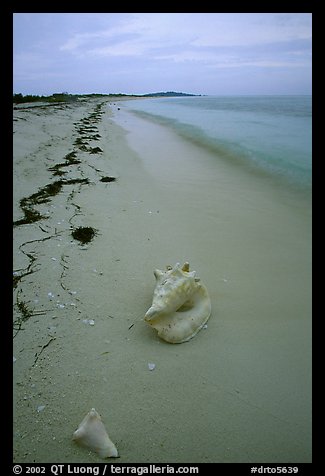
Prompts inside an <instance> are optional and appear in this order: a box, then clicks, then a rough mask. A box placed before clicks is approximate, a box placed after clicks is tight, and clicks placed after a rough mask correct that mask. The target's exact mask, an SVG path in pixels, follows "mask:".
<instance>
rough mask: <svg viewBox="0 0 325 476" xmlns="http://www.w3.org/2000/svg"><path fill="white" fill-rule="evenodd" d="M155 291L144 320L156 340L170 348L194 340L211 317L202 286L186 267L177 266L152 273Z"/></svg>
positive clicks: (177, 264) (193, 273) (187, 266)
mask: <svg viewBox="0 0 325 476" xmlns="http://www.w3.org/2000/svg"><path fill="white" fill-rule="evenodd" d="M154 275H155V277H156V287H155V290H154V294H153V301H152V305H151V307H150V308H149V309H148V311H147V312H146V314H145V316H144V319H145V321H146V322H147V323H148V324H149V325H151V326H152V327H153V328H154V329H156V330H157V331H158V336H159V337H160V338H161V339H163V340H165V341H167V342H170V343H172V344H180V343H182V342H186V341H188V340H190V339H192V337H194V336H195V335H196V334H197V333H198V332H199V330H200V329H202V327H203V326H204V324H205V323H206V322H207V320H208V319H209V317H210V314H211V301H210V298H209V295H208V291H207V289H206V287H205V286H204V284H203V283H202V282H201V281H200V278H197V277H196V276H195V275H196V271H190V265H189V263H185V264H184V265H183V267H182V268H181V265H180V263H176V265H175V266H174V267H173V268H172V267H171V266H167V270H166V271H161V270H160V269H156V270H155V271H154Z"/></svg>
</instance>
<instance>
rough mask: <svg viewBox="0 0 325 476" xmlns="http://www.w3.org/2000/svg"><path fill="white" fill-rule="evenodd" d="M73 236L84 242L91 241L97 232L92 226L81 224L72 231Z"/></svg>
mask: <svg viewBox="0 0 325 476" xmlns="http://www.w3.org/2000/svg"><path fill="white" fill-rule="evenodd" d="M71 234H72V237H73V238H74V239H75V240H78V241H80V242H81V243H82V244H86V243H89V242H90V241H91V240H92V239H93V238H94V237H95V235H96V234H97V232H96V230H95V229H94V228H92V227H91V226H79V227H78V228H75V229H74V230H73V231H72V233H71Z"/></svg>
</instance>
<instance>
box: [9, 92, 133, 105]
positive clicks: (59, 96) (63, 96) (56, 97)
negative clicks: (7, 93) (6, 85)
mask: <svg viewBox="0 0 325 476" xmlns="http://www.w3.org/2000/svg"><path fill="white" fill-rule="evenodd" d="M109 96H128V95H127V94H96V93H93V94H69V93H54V94H51V96H38V95H34V94H26V95H25V96H24V95H23V94H21V93H18V94H14V95H13V102H14V103H15V104H20V103H24V102H49V103H51V102H72V101H77V100H78V99H79V98H90V97H109Z"/></svg>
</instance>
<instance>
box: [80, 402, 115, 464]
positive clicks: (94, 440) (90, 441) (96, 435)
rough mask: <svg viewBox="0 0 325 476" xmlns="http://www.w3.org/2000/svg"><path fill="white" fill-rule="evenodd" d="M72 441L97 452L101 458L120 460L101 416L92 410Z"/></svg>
mask: <svg viewBox="0 0 325 476" xmlns="http://www.w3.org/2000/svg"><path fill="white" fill-rule="evenodd" d="M72 439H73V440H74V441H76V442H77V443H78V444H80V445H82V446H85V447H87V448H90V449H91V450H92V451H95V452H96V453H97V454H98V455H99V456H100V457H101V458H118V456H119V455H118V451H117V449H116V447H115V445H114V443H113V442H112V441H111V440H110V438H109V436H108V434H107V431H106V428H105V426H104V423H103V422H102V419H101V417H100V415H99V414H98V413H97V412H96V410H95V408H92V409H91V410H90V412H89V413H87V415H86V416H85V418H84V419H83V420H82V422H81V423H80V425H79V427H78V429H77V430H76V431H75V432H74V434H73V437H72Z"/></svg>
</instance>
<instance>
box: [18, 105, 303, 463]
mask: <svg viewBox="0 0 325 476" xmlns="http://www.w3.org/2000/svg"><path fill="white" fill-rule="evenodd" d="M101 102H103V100H93V101H88V102H87V103H84V104H82V105H79V106H73V105H69V106H68V107H63V108H60V107H52V108H46V109H40V108H33V109H31V110H20V111H15V117H16V118H18V120H17V121H16V122H15V123H14V130H15V134H14V220H18V219H20V218H22V216H23V213H22V210H21V209H20V208H19V200H21V199H22V198H23V197H28V196H30V195H31V194H33V193H35V192H37V191H38V190H39V189H40V188H41V187H44V186H45V185H46V184H48V183H51V182H53V181H55V180H58V179H60V178H62V179H63V180H68V179H73V178H89V180H90V181H91V184H90V185H86V184H76V185H64V186H63V187H62V190H61V193H60V194H58V195H56V196H54V197H52V199H51V201H50V202H48V203H45V204H42V205H39V206H37V207H35V208H36V209H37V210H38V211H40V212H41V213H42V214H44V215H45V214H48V216H49V218H48V219H47V220H41V221H38V222H35V223H33V224H28V225H21V226H18V227H15V228H14V251H15V253H14V270H19V269H20V270H21V269H23V268H25V269H26V267H27V266H28V265H29V264H30V261H31V258H30V256H31V255H32V256H34V258H35V261H34V262H33V270H35V272H34V273H32V274H29V275H26V276H25V277H24V278H22V279H21V280H20V281H19V283H18V286H17V288H16V289H15V292H14V302H15V303H16V302H17V301H16V300H17V295H18V300H19V301H20V302H24V303H27V305H28V306H29V308H30V309H32V310H34V311H35V310H37V311H43V312H44V314H40V315H33V316H32V317H30V318H29V319H28V320H27V321H26V322H24V323H23V325H22V329H21V330H20V331H19V332H18V333H17V335H16V337H15V338H14V356H15V358H16V359H17V360H16V361H15V362H14V409H15V412H14V449H15V455H14V460H15V461H16V462H33V461H35V462H53V463H58V462H71V463H72V462H98V461H100V459H99V457H98V456H97V455H96V454H94V453H91V452H88V451H87V450H85V449H83V448H79V447H78V446H76V445H75V444H74V443H73V442H72V440H71V436H72V433H73V431H74V430H75V429H76V428H77V426H78V424H79V423H80V422H81V420H82V419H83V417H84V415H85V414H86V413H87V412H88V411H89V410H90V409H91V408H92V407H95V408H96V410H97V411H98V412H99V413H100V414H101V415H102V418H103V420H104V422H105V424H106V426H107V429H108V432H109V434H110V437H111V439H112V440H113V441H114V443H115V444H116V446H117V448H118V450H119V453H120V458H119V460H118V462H119V463H124V462H130V463H132V462H133V463H135V462H146V463H155V462H170V463H177V462H179V463H182V462H184V463H185V462H197V463H198V462H269V463H271V462H290V463H298V462H309V461H311V304H310V286H311V276H310V275H311V264H310V261H311V257H310V255H311V237H310V234H311V231H310V211H309V210H310V208H309V203H308V202H307V201H306V200H305V198H304V197H300V196H299V195H295V194H293V192H291V191H286V190H283V189H281V188H280V187H278V186H275V184H273V183H269V182H267V181H266V179H265V178H262V177H257V176H254V175H250V174H245V173H244V172H243V170H240V169H239V168H235V167H233V166H229V165H227V164H225V163H223V162H222V161H220V160H219V159H217V158H216V157H215V156H213V155H211V154H210V153H208V152H207V151H204V150H202V149H200V148H198V147H196V146H195V145H193V144H191V143H188V142H186V141H185V140H183V139H180V138H179V137H178V136H176V135H175V134H174V133H173V132H172V131H170V130H168V129H166V128H164V127H162V126H158V125H155V124H152V123H150V122H148V121H144V120H142V119H141V120H140V119H138V118H136V117H134V116H133V115H131V114H130V113H127V111H126V110H125V108H124V106H123V103H120V104H119V103H115V105H111V106H110V107H108V106H106V105H105V106H103V108H102V111H105V114H104V115H103V116H102V117H101V120H100V122H98V123H96V124H94V127H96V128H97V129H98V133H99V134H100V135H101V138H100V140H98V141H93V142H91V143H90V144H89V146H91V147H100V148H101V149H102V150H103V153H102V154H89V152H81V151H78V149H77V148H76V146H75V145H74V144H73V143H74V141H75V140H76V138H77V137H80V133H78V131H77V127H79V126H76V125H74V124H73V123H74V122H76V123H78V121H80V120H81V119H82V118H85V117H89V115H90V114H91V113H92V112H94V109H95V108H96V104H100V103H101ZM104 102H105V101H104ZM118 107H119V108H120V110H118V109H117V108H118ZM111 111H112V112H111ZM112 113H113V118H112ZM38 114H39V115H38ZM112 119H114V121H113V120H112ZM121 126H122V127H123V129H122V128H121ZM126 131H128V132H127V133H126ZM127 141H128V143H127ZM73 150H76V151H77V152H78V153H77V157H76V158H77V159H80V160H81V164H78V165H73V166H70V167H68V168H67V169H69V172H68V174H67V175H65V176H62V177H53V174H52V172H51V171H49V170H48V168H49V167H51V166H53V165H55V164H57V163H62V162H63V158H64V156H66V154H68V153H69V152H71V151H73ZM62 170H64V169H62ZM102 176H114V177H117V181H116V182H112V183H102V182H100V178H101V177H102ZM40 226H41V228H40ZM72 226H73V227H76V226H91V227H94V228H96V229H97V230H98V234H97V236H96V237H95V238H94V240H93V241H92V242H91V243H90V244H88V245H87V246H80V245H79V244H78V243H77V242H76V240H73V239H72V237H71V227H72ZM47 237H51V238H49V239H47V240H45V241H34V240H41V239H44V238H47ZM28 241H33V242H32V243H29V244H28V243H27V242H28ZM23 243H27V244H25V245H23ZM19 246H20V249H19ZM28 255H29V256H28ZM187 260H188V261H189V262H190V265H191V268H192V269H195V270H197V273H198V275H199V276H200V277H201V279H202V281H203V282H204V283H205V284H206V286H207V288H208V290H209V293H210V296H211V300H212V306H213V311H212V315H211V318H210V320H209V321H208V327H207V329H204V330H202V331H200V333H199V334H198V335H197V336H196V337H195V338H194V339H192V340H191V341H190V342H188V343H185V344H180V345H172V344H167V343H164V342H162V341H160V340H159V339H158V338H157V336H156V335H155V332H154V331H153V330H152V329H151V328H149V327H148V326H147V325H146V324H145V323H144V322H143V321H141V318H142V317H143V315H144V313H145V311H146V310H147V308H148V307H149V306H150V303H151V299H152V291H153V288H154V276H153V273H152V272H153V269H154V268H156V267H158V268H159V267H160V268H163V267H165V265H167V264H175V262H176V261H180V262H184V261H187ZM48 293H52V294H53V295H54V296H53V297H52V295H50V296H49V295H48ZM62 306H64V307H62ZM19 316H21V313H20V312H19V309H18V308H17V305H16V306H15V309H14V319H17V318H19ZM89 319H92V320H94V325H90V324H89ZM84 320H88V322H83V321H84ZM135 321H136V324H135V325H134V326H133V327H132V328H131V329H130V330H129V329H128V328H129V326H130V325H131V324H132V323H133V322H135ZM148 363H154V364H155V365H156V366H155V369H154V370H151V371H150V370H149V368H148ZM42 406H45V407H44V408H43V409H42V410H41V411H38V409H40V408H41V407H42Z"/></svg>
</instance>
